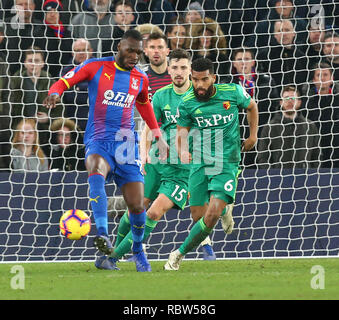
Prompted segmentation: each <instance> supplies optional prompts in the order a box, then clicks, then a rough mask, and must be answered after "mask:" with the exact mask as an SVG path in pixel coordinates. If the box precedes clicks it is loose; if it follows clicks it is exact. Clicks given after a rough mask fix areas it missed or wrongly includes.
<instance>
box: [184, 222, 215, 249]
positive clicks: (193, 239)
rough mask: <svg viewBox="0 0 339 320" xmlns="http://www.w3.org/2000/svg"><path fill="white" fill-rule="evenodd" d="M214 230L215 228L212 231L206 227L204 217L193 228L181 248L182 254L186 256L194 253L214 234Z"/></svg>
mask: <svg viewBox="0 0 339 320" xmlns="http://www.w3.org/2000/svg"><path fill="white" fill-rule="evenodd" d="M212 230H213V228H211V229H210V228H208V227H206V225H205V222H204V217H202V218H201V219H200V220H199V221H197V223H196V224H195V225H194V226H193V228H192V229H191V231H190V233H189V234H188V236H187V237H186V239H185V241H184V243H183V244H182V245H181V246H180V248H179V251H180V253H181V254H183V255H185V254H186V253H188V252H190V251H192V250H193V249H194V248H196V247H197V246H198V245H199V244H200V243H201V242H202V241H203V240H204V239H205V238H206V237H207V236H208V235H209V234H210V233H211V232H212Z"/></svg>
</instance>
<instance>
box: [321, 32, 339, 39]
mask: <svg viewBox="0 0 339 320" xmlns="http://www.w3.org/2000/svg"><path fill="white" fill-rule="evenodd" d="M329 38H339V33H337V32H335V31H333V32H332V31H327V32H325V36H324V41H325V40H326V39H329Z"/></svg>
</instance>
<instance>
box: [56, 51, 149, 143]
mask: <svg viewBox="0 0 339 320" xmlns="http://www.w3.org/2000/svg"><path fill="white" fill-rule="evenodd" d="M60 80H62V81H63V82H64V83H65V84H66V86H67V88H71V87H72V86H73V85H75V84H77V83H79V82H82V81H86V80H87V81H88V98H89V115H88V121H87V126H86V131H85V137H84V142H85V143H88V142H89V141H92V140H103V141H113V140H114V139H115V134H116V133H117V132H118V131H119V130H122V129H129V130H133V131H134V107H135V103H136V101H137V102H138V103H141V104H145V103H147V102H148V77H147V75H146V74H145V73H144V72H143V71H141V70H140V69H139V68H137V67H135V68H133V69H132V70H131V71H129V70H124V69H122V68H121V67H119V66H118V65H117V63H116V62H115V61H114V57H105V58H99V59H98V58H94V59H89V60H87V61H85V62H84V63H82V64H81V65H79V66H77V67H75V68H74V69H72V70H71V71H69V72H68V73H67V74H66V75H64V76H63V77H62V78H61V79H60Z"/></svg>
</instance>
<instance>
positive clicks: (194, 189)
mask: <svg viewBox="0 0 339 320" xmlns="http://www.w3.org/2000/svg"><path fill="white" fill-rule="evenodd" d="M201 175H204V172H201V170H194V168H193V170H192V171H191V174H190V180H189V189H190V209H191V215H192V219H193V221H194V222H197V221H199V220H200V219H201V218H202V217H203V216H204V215H205V213H206V210H207V208H208V201H209V195H208V194H206V196H205V197H204V198H203V197H201V195H202V194H205V193H206V190H207V188H208V187H207V181H206V180H205V179H202V178H201ZM202 182H204V183H202ZM201 247H202V250H203V258H204V260H209V261H213V260H216V255H215V253H214V251H213V247H212V241H211V238H210V237H209V236H208V237H206V239H205V240H204V241H203V242H202V243H201Z"/></svg>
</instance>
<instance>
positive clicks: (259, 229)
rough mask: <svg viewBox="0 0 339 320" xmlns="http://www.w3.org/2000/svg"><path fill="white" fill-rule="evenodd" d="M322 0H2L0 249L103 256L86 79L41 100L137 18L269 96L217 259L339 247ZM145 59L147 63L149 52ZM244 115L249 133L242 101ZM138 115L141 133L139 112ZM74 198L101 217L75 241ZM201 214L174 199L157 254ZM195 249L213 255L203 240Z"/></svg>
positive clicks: (326, 16) (331, 78)
mask: <svg viewBox="0 0 339 320" xmlns="http://www.w3.org/2000/svg"><path fill="white" fill-rule="evenodd" d="M320 2H321V1H311V0H309V1H302V0H295V1H288V0H284V1H272V0H255V1H224V0H220V1H219V0H218V1H210V0H200V1H191V2H190V7H188V5H189V3H187V1H170V0H168V1H142V0H141V1H133V0H132V1H130V2H129V1H125V2H124V1H122V3H121V2H118V1H109V0H102V1H95V0H88V1H86V0H78V1H69V0H62V1H53V0H50V1H41V0H40V1H39V0H37V1H33V0H16V1H14V0H12V1H11V0H8V1H1V4H0V10H1V12H0V19H1V21H0V191H1V192H0V261H1V262H13V261H61V260H63V261H88V260H94V259H95V257H96V255H97V254H98V253H97V251H96V250H95V249H94V247H93V237H94V236H95V234H96V227H95V223H94V218H93V215H92V211H91V206H90V204H89V197H88V192H89V190H88V181H87V179H88V175H87V172H86V169H85V166H84V157H85V152H84V144H83V134H84V131H85V127H86V123H87V119H88V95H87V88H88V82H82V83H80V84H78V85H76V86H75V87H73V88H71V89H69V90H68V91H66V92H65V93H64V95H63V97H62V104H60V105H59V106H58V107H57V108H56V109H53V110H52V111H50V110H47V109H46V108H45V107H44V106H43V100H44V98H45V97H46V95H47V93H48V89H49V87H50V86H51V84H52V83H53V82H54V81H56V80H57V79H58V78H59V77H60V76H63V75H65V74H67V72H69V71H70V70H72V68H73V67H74V66H76V65H79V64H81V63H82V62H83V61H85V60H86V59H88V58H91V57H105V56H110V55H114V54H115V53H116V51H117V46H118V43H119V41H120V39H121V36H122V34H123V33H124V31H125V30H127V29H128V28H134V27H137V28H138V30H140V31H141V32H142V34H143V37H144V38H146V37H147V35H148V34H149V32H151V31H150V30H160V31H161V32H164V33H165V34H166V35H167V36H168V39H169V42H168V45H169V47H170V49H171V50H172V49H173V48H175V47H183V48H185V49H186V50H188V51H189V52H190V53H191V54H192V58H193V59H196V58H198V57H208V58H210V59H211V60H212V62H213V63H214V67H215V72H216V74H217V81H218V82H221V83H230V82H231V83H237V84H239V85H241V86H242V87H243V88H244V90H245V91H246V93H247V94H248V95H251V97H252V98H253V99H254V100H255V101H256V102H257V104H258V110H259V130H258V143H257V145H256V146H255V148H254V149H253V150H251V151H249V152H247V153H246V154H242V162H241V169H242V173H241V175H240V176H239V181H238V187H237V193H236V199H235V207H234V210H233V217H234V221H235V227H234V230H233V232H232V233H231V234H229V235H226V234H225V232H224V231H223V229H222V226H221V222H220V221H219V222H218V223H217V224H216V226H215V229H214V231H213V232H212V233H211V235H210V238H211V240H212V246H213V249H214V251H215V253H216V256H217V258H265V257H273V258H274V257H314V256H327V257H333V256H338V254H339V72H338V70H339V52H338V48H339V36H338V32H339V21H338V10H339V8H338V5H336V4H335V2H332V1H323V2H322V3H323V4H321V5H320ZM116 4H117V6H115V5H116ZM122 4H124V5H122ZM99 17H100V19H99ZM195 19H196V20H195ZM121 21H122V22H121ZM150 26H151V28H150ZM159 28H160V29H159ZM140 67H141V68H143V69H144V70H145V71H146V70H147V68H148V67H149V60H148V58H147V56H143V57H142V60H141V62H140ZM22 119H26V121H25V122H22ZM239 121H240V126H241V138H242V140H244V139H246V138H247V137H248V135H249V126H248V122H247V118H246V113H245V112H240V113H239ZM135 123H136V130H137V131H138V132H139V133H140V131H141V129H142V128H143V125H144V122H143V120H142V119H141V118H140V116H139V115H138V114H137V113H136V114H135ZM36 132H38V135H39V141H38V140H36ZM30 139H31V140H30ZM36 146H39V147H38V148H37V147H36ZM106 191H107V196H108V202H109V203H108V208H109V210H108V217H109V218H108V219H109V232H110V235H111V237H112V240H113V241H114V239H115V237H116V234H117V227H118V224H119V221H120V218H121V216H122V214H123V213H124V210H125V206H124V202H123V200H122V197H121V191H120V190H119V189H118V188H117V186H116V185H115V184H114V183H113V182H111V183H109V184H107V185H106ZM70 209H81V210H83V211H85V212H87V213H88V214H89V215H90V216H91V220H92V229H91V232H90V234H89V235H88V236H87V237H85V238H83V239H81V240H78V241H72V240H69V239H66V238H65V237H63V236H62V235H61V234H60V230H59V220H60V217H61V215H62V214H63V213H64V212H65V211H67V210H70ZM193 224H194V222H193V220H192V217H191V214H190V208H189V206H188V205H187V207H186V208H185V210H182V211H177V210H174V209H172V210H170V211H169V212H168V213H167V214H166V215H165V216H164V218H163V219H162V220H161V221H160V222H159V223H158V225H157V226H156V228H155V229H154V231H153V232H152V234H151V235H150V237H149V238H148V239H147V240H146V242H145V250H146V253H147V256H148V258H149V259H156V260H159V259H167V258H168V255H169V253H170V252H172V251H173V250H175V249H177V248H178V247H179V246H180V244H181V243H182V242H183V241H184V239H185V237H186V236H187V235H188V233H189V230H190V229H191V227H192V226H193ZM126 258H128V256H126ZM187 258H193V259H194V258H202V250H201V248H200V247H199V248H197V249H196V250H195V251H193V252H191V253H189V254H187Z"/></svg>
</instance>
